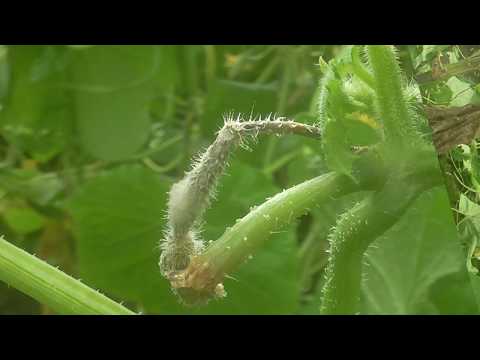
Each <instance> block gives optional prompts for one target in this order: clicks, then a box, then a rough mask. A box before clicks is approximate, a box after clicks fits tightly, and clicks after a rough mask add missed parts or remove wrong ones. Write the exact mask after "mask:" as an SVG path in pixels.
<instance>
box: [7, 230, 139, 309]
mask: <svg viewBox="0 0 480 360" xmlns="http://www.w3.org/2000/svg"><path fill="white" fill-rule="evenodd" d="M0 281H4V282H5V283H7V284H8V285H10V286H13V287H14V288H16V289H18V290H20V291H21V292H23V293H25V294H27V295H28V296H30V297H32V298H34V299H35V300H37V301H38V302H40V303H41V304H45V305H47V306H48V307H49V308H51V309H52V310H54V311H55V312H57V313H58V314H64V315H135V313H134V312H132V311H130V310H129V309H127V308H125V307H124V306H122V305H120V304H118V303H116V302H115V301H113V300H111V299H109V298H108V297H106V296H104V295H102V294H100V293H99V292H98V291H95V290H93V289H92V288H90V287H88V286H87V285H85V284H82V283H81V282H80V281H78V280H75V279H73V278H72V277H70V276H68V275H67V274H65V273H64V272H62V271H60V270H58V269H56V268H55V267H53V266H51V265H49V264H47V263H46V262H44V261H43V260H41V259H39V258H37V257H35V256H33V255H31V254H29V253H27V252H25V251H23V250H22V249H20V248H18V247H16V246H14V245H12V244H10V243H9V242H7V241H6V240H4V239H3V237H0Z"/></svg>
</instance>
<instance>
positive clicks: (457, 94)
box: [446, 77, 480, 106]
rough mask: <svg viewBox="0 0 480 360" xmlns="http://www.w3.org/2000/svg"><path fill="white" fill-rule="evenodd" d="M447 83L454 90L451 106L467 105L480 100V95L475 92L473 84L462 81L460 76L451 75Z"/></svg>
mask: <svg viewBox="0 0 480 360" xmlns="http://www.w3.org/2000/svg"><path fill="white" fill-rule="evenodd" d="M446 84H447V86H448V87H449V88H450V90H451V91H452V100H451V101H450V106H465V105H467V104H471V103H478V102H479V101H480V96H479V95H478V94H476V93H475V90H474V89H473V88H472V84H470V83H468V82H466V81H462V80H460V79H459V78H458V77H451V78H450V79H449V80H448V81H447V83H446Z"/></svg>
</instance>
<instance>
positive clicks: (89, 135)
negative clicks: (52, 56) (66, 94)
mask: <svg viewBox="0 0 480 360" xmlns="http://www.w3.org/2000/svg"><path fill="white" fill-rule="evenodd" d="M72 55H73V64H72V80H73V83H72V85H71V88H72V89H73V91H74V98H75V105H76V122H77V129H78V132H79V139H80V143H81V145H82V147H83V149H84V151H86V152H87V153H89V154H90V155H92V156H94V157H96V158H98V159H102V160H121V159H125V158H127V157H129V156H131V155H133V154H135V153H136V152H137V151H138V150H139V149H140V148H141V147H142V146H143V145H145V143H146V141H147V138H148V135H149V131H150V117H149V108H148V105H149V103H150V102H151V100H152V99H153V91H154V84H155V81H154V80H155V76H156V74H157V72H158V71H159V69H160V68H161V53H160V49H159V48H158V47H155V46H130V45H129V46H126V45H123V46H113V45H108V46H107V45H102V46H94V47H91V48H88V49H84V50H82V51H76V52H75V53H74V54H72Z"/></svg>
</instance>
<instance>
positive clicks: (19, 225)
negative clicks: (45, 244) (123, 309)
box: [3, 206, 45, 235]
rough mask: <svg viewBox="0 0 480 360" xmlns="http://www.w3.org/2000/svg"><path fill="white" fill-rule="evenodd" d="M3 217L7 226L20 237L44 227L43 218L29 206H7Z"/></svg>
mask: <svg viewBox="0 0 480 360" xmlns="http://www.w3.org/2000/svg"><path fill="white" fill-rule="evenodd" d="M3 217H4V219H5V222H6V223H7V225H8V226H10V228H11V229H12V230H13V231H15V232H16V233H17V234H20V235H27V234H31V233H33V232H35V231H38V230H40V229H41V228H43V227H44V225H45V218H44V217H43V216H42V215H40V214H39V213H38V212H37V211H35V210H34V209H32V208H31V207H29V206H11V207H10V206H9V207H7V208H6V209H5V210H4V212H3Z"/></svg>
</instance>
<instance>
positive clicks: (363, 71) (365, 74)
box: [352, 45, 375, 89]
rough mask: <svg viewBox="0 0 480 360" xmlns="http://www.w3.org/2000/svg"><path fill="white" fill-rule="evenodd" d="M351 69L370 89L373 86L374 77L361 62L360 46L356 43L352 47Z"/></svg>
mask: <svg viewBox="0 0 480 360" xmlns="http://www.w3.org/2000/svg"><path fill="white" fill-rule="evenodd" d="M352 69H353V72H354V74H355V75H357V76H358V78H359V79H360V80H362V81H363V82H364V83H365V84H367V85H368V86H369V87H371V88H372V89H374V88H375V79H374V77H373V75H372V74H371V73H370V72H369V71H368V69H367V68H366V66H365V65H364V64H363V62H362V59H361V57H360V46H358V45H355V46H354V47H353V48H352Z"/></svg>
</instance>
